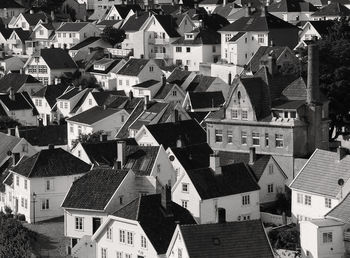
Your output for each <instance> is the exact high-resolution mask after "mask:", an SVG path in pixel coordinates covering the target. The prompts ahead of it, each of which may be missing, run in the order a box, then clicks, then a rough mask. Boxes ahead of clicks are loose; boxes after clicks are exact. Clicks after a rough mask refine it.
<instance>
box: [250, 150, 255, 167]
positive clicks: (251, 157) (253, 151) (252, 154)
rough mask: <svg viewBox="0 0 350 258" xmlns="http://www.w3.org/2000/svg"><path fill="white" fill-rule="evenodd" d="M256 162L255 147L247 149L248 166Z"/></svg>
mask: <svg viewBox="0 0 350 258" xmlns="http://www.w3.org/2000/svg"><path fill="white" fill-rule="evenodd" d="M255 160H256V153H255V147H250V148H249V165H253V164H254V162H255Z"/></svg>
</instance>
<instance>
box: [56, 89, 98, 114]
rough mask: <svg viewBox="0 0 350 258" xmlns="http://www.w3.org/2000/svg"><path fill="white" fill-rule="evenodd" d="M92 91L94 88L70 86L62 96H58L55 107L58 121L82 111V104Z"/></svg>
mask: <svg viewBox="0 0 350 258" xmlns="http://www.w3.org/2000/svg"><path fill="white" fill-rule="evenodd" d="M90 91H92V89H82V88H81V87H79V88H78V87H68V89H67V90H66V91H64V93H63V94H62V95H61V96H59V97H57V98H56V105H55V106H54V108H53V109H54V111H55V113H56V115H55V118H56V121H60V119H62V118H67V117H72V116H74V115H76V114H78V113H80V108H81V105H82V104H83V103H84V100H85V99H86V96H87V95H88V94H89V92H90Z"/></svg>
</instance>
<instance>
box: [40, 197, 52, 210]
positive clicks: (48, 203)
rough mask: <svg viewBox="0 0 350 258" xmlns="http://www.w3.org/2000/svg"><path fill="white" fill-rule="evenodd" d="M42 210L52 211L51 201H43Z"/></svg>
mask: <svg viewBox="0 0 350 258" xmlns="http://www.w3.org/2000/svg"><path fill="white" fill-rule="evenodd" d="M41 209H42V210H48V209H50V201H49V199H43V200H41Z"/></svg>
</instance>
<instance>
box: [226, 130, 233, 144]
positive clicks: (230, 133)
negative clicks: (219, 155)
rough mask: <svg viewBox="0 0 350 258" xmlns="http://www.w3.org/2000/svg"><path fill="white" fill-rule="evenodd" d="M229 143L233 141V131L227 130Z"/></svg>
mask: <svg viewBox="0 0 350 258" xmlns="http://www.w3.org/2000/svg"><path fill="white" fill-rule="evenodd" d="M227 143H233V133H232V131H227Z"/></svg>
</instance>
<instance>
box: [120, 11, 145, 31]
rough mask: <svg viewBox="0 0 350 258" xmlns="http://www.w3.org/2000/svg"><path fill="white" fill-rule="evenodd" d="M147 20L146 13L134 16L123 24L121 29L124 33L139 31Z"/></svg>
mask: <svg viewBox="0 0 350 258" xmlns="http://www.w3.org/2000/svg"><path fill="white" fill-rule="evenodd" d="M148 18H149V15H148V12H144V13H141V14H134V15H132V16H131V17H130V18H129V19H128V20H127V21H126V22H125V24H124V25H123V26H122V29H123V30H125V31H126V32H128V31H139V30H140V29H141V27H142V25H143V24H144V23H145V22H146V21H147V19H148Z"/></svg>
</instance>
